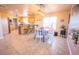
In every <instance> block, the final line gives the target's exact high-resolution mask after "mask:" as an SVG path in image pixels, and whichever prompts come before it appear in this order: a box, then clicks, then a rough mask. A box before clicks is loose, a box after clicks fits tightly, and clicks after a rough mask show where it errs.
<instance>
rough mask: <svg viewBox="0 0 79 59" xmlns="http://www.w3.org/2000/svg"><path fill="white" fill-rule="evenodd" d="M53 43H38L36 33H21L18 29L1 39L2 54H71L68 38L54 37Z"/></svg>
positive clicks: (0, 50)
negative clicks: (35, 37)
mask: <svg viewBox="0 0 79 59" xmlns="http://www.w3.org/2000/svg"><path fill="white" fill-rule="evenodd" d="M51 41H53V42H52V44H48V43H38V42H37V41H36V39H34V34H28V35H19V34H18V32H17V30H15V31H13V32H12V33H11V34H8V35H6V36H5V37H4V39H2V40H0V55H69V54H70V53H69V49H68V45H67V40H66V39H62V38H60V37H53V39H52V40H51Z"/></svg>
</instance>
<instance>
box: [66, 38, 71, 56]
mask: <svg viewBox="0 0 79 59" xmlns="http://www.w3.org/2000/svg"><path fill="white" fill-rule="evenodd" d="M67 45H68V49H69V52H70V55H72V52H71V48H70V45H69V41H68V38H67Z"/></svg>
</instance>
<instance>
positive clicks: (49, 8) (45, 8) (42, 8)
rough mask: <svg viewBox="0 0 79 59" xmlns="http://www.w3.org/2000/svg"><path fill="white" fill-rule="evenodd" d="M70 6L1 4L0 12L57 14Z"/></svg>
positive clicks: (70, 5)
mask: <svg viewBox="0 0 79 59" xmlns="http://www.w3.org/2000/svg"><path fill="white" fill-rule="evenodd" d="M72 6H74V5H72V4H1V5H0V12H10V13H18V14H19V15H22V14H23V11H24V10H28V13H29V14H33V15H35V14H36V15H37V14H41V15H44V14H47V13H51V12H58V11H62V10H65V9H69V8H71V7H72Z"/></svg>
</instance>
